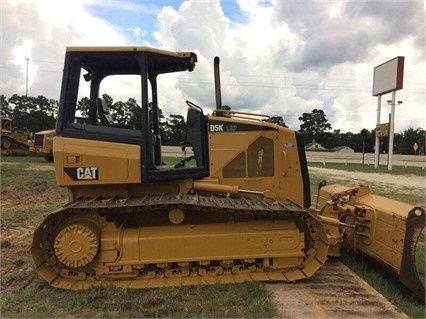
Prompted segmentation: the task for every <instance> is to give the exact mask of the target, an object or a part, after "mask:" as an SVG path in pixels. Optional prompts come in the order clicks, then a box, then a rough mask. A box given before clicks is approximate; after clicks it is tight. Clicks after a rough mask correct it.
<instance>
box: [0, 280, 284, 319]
mask: <svg viewBox="0 0 426 319" xmlns="http://www.w3.org/2000/svg"><path fill="white" fill-rule="evenodd" d="M27 277H28V278H25V280H24V282H26V283H27V286H26V287H25V289H19V288H17V291H14V292H10V291H8V292H6V293H2V298H1V309H2V314H1V315H2V317H8V318H75V317H78V318H95V317H100V318H158V317H168V318H247V317H251V318H254V317H256V318H271V317H276V316H277V312H276V310H275V308H274V305H273V304H272V302H271V298H270V296H269V295H268V293H267V291H266V289H265V288H264V285H262V284H261V283H253V282H252V283H242V284H232V285H231V284H229V285H213V286H192V287H172V288H156V289H120V288H115V287H96V288H92V289H89V290H85V291H69V290H62V289H54V288H52V287H50V286H49V285H48V284H47V283H45V282H44V281H41V280H40V279H38V278H37V277H36V276H35V275H34V274H33V273H31V274H27ZM11 279H12V278H9V281H11ZM20 280H21V281H22V278H20ZM2 281H3V278H2ZM4 284H5V283H4V282H2V286H3V285H4ZM34 296H37V298H34Z"/></svg>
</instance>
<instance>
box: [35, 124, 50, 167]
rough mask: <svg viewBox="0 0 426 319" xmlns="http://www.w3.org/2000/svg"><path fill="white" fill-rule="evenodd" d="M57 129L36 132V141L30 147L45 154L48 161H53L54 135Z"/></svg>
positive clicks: (39, 153)
mask: <svg viewBox="0 0 426 319" xmlns="http://www.w3.org/2000/svg"><path fill="white" fill-rule="evenodd" d="M54 136H55V130H54V129H51V130H44V131H40V132H37V133H35V134H34V143H33V145H31V147H30V152H31V153H33V154H35V155H41V156H43V157H44V158H45V159H46V161H48V162H53V137H54Z"/></svg>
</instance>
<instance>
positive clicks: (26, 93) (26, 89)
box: [25, 58, 30, 96]
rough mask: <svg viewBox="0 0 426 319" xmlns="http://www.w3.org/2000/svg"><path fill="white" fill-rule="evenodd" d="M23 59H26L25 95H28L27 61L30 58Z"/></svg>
mask: <svg viewBox="0 0 426 319" xmlns="http://www.w3.org/2000/svg"><path fill="white" fill-rule="evenodd" d="M25 60H27V73H26V76H25V96H28V61H29V60H30V58H25Z"/></svg>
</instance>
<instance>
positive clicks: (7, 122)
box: [0, 117, 12, 131]
mask: <svg viewBox="0 0 426 319" xmlns="http://www.w3.org/2000/svg"><path fill="white" fill-rule="evenodd" d="M0 129H1V130H2V131H12V120H11V119H8V118H5V117H2V118H1V123H0Z"/></svg>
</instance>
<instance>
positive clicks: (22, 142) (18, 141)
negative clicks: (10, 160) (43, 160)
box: [0, 117, 32, 155]
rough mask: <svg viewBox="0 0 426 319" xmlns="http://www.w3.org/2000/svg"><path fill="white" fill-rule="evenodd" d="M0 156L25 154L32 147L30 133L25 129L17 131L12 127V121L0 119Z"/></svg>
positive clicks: (4, 118)
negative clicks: (0, 152)
mask: <svg viewBox="0 0 426 319" xmlns="http://www.w3.org/2000/svg"><path fill="white" fill-rule="evenodd" d="M0 120H1V122H0V131H1V150H2V154H8V155H9V154H11V155H14V154H18V155H19V154H22V153H25V154H26V153H27V152H28V150H29V148H30V146H31V145H32V138H31V133H30V132H29V131H28V130H27V129H17V128H15V127H13V126H12V119H10V118H7V117H1V118H0Z"/></svg>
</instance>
